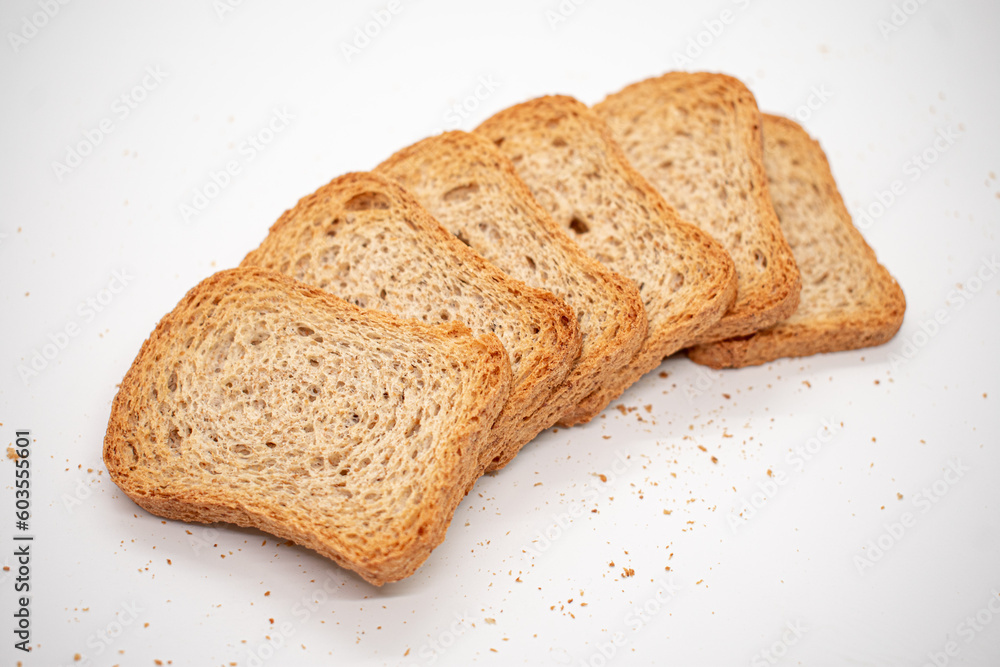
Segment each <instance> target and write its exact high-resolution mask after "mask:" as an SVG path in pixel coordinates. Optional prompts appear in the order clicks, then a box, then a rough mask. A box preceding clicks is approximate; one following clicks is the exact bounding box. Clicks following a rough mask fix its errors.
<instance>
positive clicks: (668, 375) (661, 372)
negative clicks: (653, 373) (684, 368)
mask: <svg viewBox="0 0 1000 667" xmlns="http://www.w3.org/2000/svg"><path fill="white" fill-rule="evenodd" d="M660 377H661V378H663V379H664V380H666V379H667V378H668V377H670V373H668V372H666V371H660Z"/></svg>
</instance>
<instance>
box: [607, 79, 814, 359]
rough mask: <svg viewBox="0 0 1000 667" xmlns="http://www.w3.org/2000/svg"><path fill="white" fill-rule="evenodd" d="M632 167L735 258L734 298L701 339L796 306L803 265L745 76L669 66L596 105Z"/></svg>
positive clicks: (757, 325) (752, 325) (761, 322)
mask: <svg viewBox="0 0 1000 667" xmlns="http://www.w3.org/2000/svg"><path fill="white" fill-rule="evenodd" d="M594 111H596V112H597V113H598V114H599V115H600V116H601V117H602V118H604V120H606V121H607V123H608V125H609V127H610V128H611V132H612V134H613V136H614V138H615V140H616V141H618V143H619V144H621V146H622V148H623V149H624V151H625V155H626V156H627V157H628V159H629V161H630V162H631V163H632V165H633V166H634V167H635V168H636V169H637V170H638V171H639V172H640V173H641V174H642V175H643V176H645V177H646V178H647V179H648V180H649V182H650V183H652V184H653V186H654V187H656V188H657V189H658V190H659V191H660V193H661V194H662V195H663V197H664V198H665V199H666V200H667V202H669V203H670V204H671V205H672V206H673V207H675V208H676V209H677V211H678V212H679V213H680V215H681V216H682V217H683V218H684V219H685V220H689V221H691V222H693V223H695V224H697V225H698V226H699V227H701V228H702V229H704V230H705V231H707V232H709V233H710V234H711V235H712V236H713V237H714V238H715V239H716V240H717V241H719V242H720V243H721V244H722V245H723V247H724V248H725V249H726V250H727V251H728V252H729V254H730V256H731V257H732V258H733V261H734V262H735V263H736V271H737V274H738V276H739V293H738V296H737V299H736V303H735V304H734V305H733V307H732V308H731V309H730V310H729V312H727V313H726V314H725V315H724V316H723V317H722V319H721V320H720V321H719V322H718V323H717V324H716V325H715V326H714V327H712V329H711V330H709V331H707V332H706V333H705V334H704V335H703V336H702V338H701V340H700V341H699V342H711V341H714V340H722V339H724V338H731V337H734V336H743V335H747V334H750V333H753V332H754V331H757V330H759V329H763V328H765V327H768V326H770V325H772V324H775V323H776V322H779V321H781V320H783V319H785V318H786V317H788V316H789V315H791V314H792V313H793V312H795V308H796V306H797V305H798V301H799V290H800V287H801V283H800V279H799V272H798V268H797V267H796V264H795V259H794V257H793V255H792V252H791V249H790V248H789V247H788V243H786V241H785V238H784V236H783V235H782V233H781V227H780V225H779V223H778V218H777V216H776V215H775V213H774V208H773V206H772V205H771V198H770V196H769V194H768V188H767V177H766V175H765V173H764V162H763V156H762V148H761V117H760V111H759V110H758V108H757V101H756V100H755V99H754V96H753V93H751V92H750V91H749V90H748V89H747V87H746V86H744V85H743V84H742V83H741V82H740V81H739V80H737V79H734V78H733V77H730V76H725V75H722V74H708V73H693V74H692V73H687V72H670V73H668V74H664V75H663V76H660V77H657V78H653V79H647V80H645V81H641V82H639V83H635V84H632V85H630V86H627V87H626V88H624V89H623V90H621V91H620V92H617V93H614V94H613V95H609V96H608V97H607V98H606V99H605V100H604V101H603V102H601V103H600V104H598V105H596V106H595V107H594Z"/></svg>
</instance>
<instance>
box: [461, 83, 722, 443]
mask: <svg viewBox="0 0 1000 667" xmlns="http://www.w3.org/2000/svg"><path fill="white" fill-rule="evenodd" d="M476 133H477V134H481V135H482V136H485V137H487V138H489V139H490V140H492V141H493V142H494V143H495V144H497V145H498V146H499V148H500V150H502V151H503V152H504V153H505V154H506V155H508V157H510V158H511V159H512V160H514V162H515V167H516V168H517V172H518V174H519V175H520V176H521V178H522V179H523V180H524V181H525V183H527V185H528V187H529V188H530V189H531V191H532V193H533V194H534V195H535V197H536V199H537V200H538V201H539V203H541V204H542V205H543V206H544V207H545V208H547V209H548V210H549V212H550V213H551V214H552V216H553V217H554V218H555V220H556V222H557V223H558V224H559V225H560V226H561V227H562V228H563V229H570V230H573V229H574V228H579V221H581V220H582V221H584V223H585V224H586V225H587V227H588V229H587V231H585V232H583V233H577V235H576V236H574V237H573V238H574V240H576V241H577V242H578V243H579V244H580V245H581V247H582V248H583V249H584V250H585V251H586V252H587V253H588V254H590V255H591V256H593V257H595V258H597V259H598V260H600V261H602V262H603V263H604V264H605V265H607V266H609V267H610V268H611V269H612V270H614V271H618V272H619V273H621V274H622V275H625V276H627V277H629V278H631V279H632V280H633V281H634V282H635V283H636V284H637V285H638V286H639V288H640V292H641V293H642V296H643V300H644V305H645V307H646V311H647V316H648V318H649V332H648V334H647V338H646V341H645V342H644V343H643V346H642V348H640V350H639V352H638V353H637V354H636V356H635V358H633V360H632V362H631V363H630V365H629V367H628V368H627V369H626V370H625V371H624V372H622V373H621V374H620V375H619V377H618V378H617V379H616V381H615V382H613V383H610V384H608V385H606V386H605V387H604V388H602V389H601V390H599V391H598V392H596V393H595V394H594V395H593V396H592V397H591V398H589V399H586V400H585V401H584V402H583V403H581V405H580V406H579V410H578V411H577V413H576V414H574V415H572V416H571V417H568V418H564V419H563V420H562V422H563V423H565V424H569V425H572V424H574V423H578V422H579V421H585V420H586V419H585V417H586V415H589V414H592V413H593V408H594V407H595V404H596V405H601V406H603V405H607V404H608V403H609V402H610V401H611V400H613V399H614V398H615V397H617V396H619V395H621V393H622V392H624V391H625V389H627V388H628V387H629V386H630V385H631V384H633V383H634V382H635V381H636V380H638V379H639V378H640V377H642V376H643V375H644V374H645V373H648V372H649V371H651V370H652V369H654V368H656V367H657V366H658V365H659V364H660V362H661V361H662V360H663V358H664V357H666V356H669V355H670V354H673V353H674V352H676V351H678V350H680V349H682V348H683V347H686V346H688V345H690V344H691V343H692V342H693V341H695V340H698V339H700V337H701V336H702V335H703V333H704V332H705V331H706V330H707V329H708V328H710V327H711V326H713V325H714V323H715V322H716V321H718V319H719V318H720V317H721V316H722V314H723V313H724V312H725V311H726V310H728V308H729V307H730V306H731V305H732V303H733V301H734V299H735V298H736V272H735V268H734V266H733V263H732V260H731V259H730V258H729V256H728V254H727V253H726V252H725V251H724V250H723V249H722V247H721V246H720V245H719V244H718V243H716V242H715V241H714V240H713V239H712V238H711V237H710V236H709V235H708V234H706V233H705V232H703V231H701V230H700V229H698V228H696V227H695V226H694V225H690V224H688V223H686V222H684V221H682V220H681V219H680V217H679V216H678V215H677V212H676V211H674V209H672V208H671V207H670V206H669V205H668V204H667V202H665V201H664V200H663V198H662V197H661V196H660V194H659V193H658V192H657V191H656V190H655V189H654V188H653V187H652V186H651V185H650V184H649V183H648V182H647V181H646V180H645V179H644V178H643V177H642V176H641V175H640V174H639V173H638V172H637V171H636V170H635V169H633V168H632V166H631V165H630V164H629V162H628V160H627V159H626V157H625V155H624V153H623V152H622V151H621V148H620V147H619V146H618V145H617V144H616V143H615V141H614V140H613V139H612V138H611V134H610V131H609V129H608V128H607V126H606V124H605V123H604V122H603V121H602V120H601V119H600V118H599V117H598V116H597V115H596V114H594V113H593V112H592V111H591V110H590V109H588V108H587V107H586V105H584V104H582V103H580V102H579V101H577V100H575V99H573V98H571V97H567V96H562V95H556V96H546V97H540V98H537V99H534V100H530V101H528V102H524V103H522V104H518V105H515V106H513V107H510V108H508V109H505V110H503V111H500V112H499V113H497V114H495V115H494V116H493V117H491V118H490V119H488V120H486V121H485V122H484V123H483V124H482V125H480V126H479V128H477V129H476ZM612 218H614V219H612Z"/></svg>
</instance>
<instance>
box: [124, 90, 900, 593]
mask: <svg viewBox="0 0 1000 667" xmlns="http://www.w3.org/2000/svg"><path fill="white" fill-rule="evenodd" d="M905 309H906V301H905V299H904V297H903V292H902V290H901V289H900V287H899V285H898V284H897V283H896V281H895V280H894V279H893V278H892V276H891V275H890V274H889V272H888V271H887V270H886V269H885V268H884V267H883V266H882V265H881V264H879V262H878V260H877V259H876V257H875V253H874V252H873V251H872V249H871V248H870V247H869V246H868V244H867V243H866V242H865V240H864V238H863V237H862V236H861V234H860V232H859V231H858V230H857V229H856V228H855V226H854V224H853V223H852V221H851V217H850V215H849V213H848V212H847V209H846V207H845V205H844V202H843V200H842V198H841V196H840V194H839V192H838V190H837V186H836V183H835V181H834V178H833V175H832V172H831V169H830V165H829V164H828V162H827V159H826V156H825V154H824V152H823V150H822V148H821V147H820V146H819V144H818V143H817V142H816V141H815V140H813V139H812V138H811V137H810V136H809V135H808V134H807V133H806V131H805V130H803V129H802V128H801V127H800V126H799V125H798V124H796V123H795V122H794V121H791V120H789V119H787V118H781V117H778V116H771V115H765V114H762V113H761V112H760V111H759V110H758V108H757V103H756V100H755V99H754V96H753V94H752V93H751V92H750V91H749V90H748V89H747V88H746V86H744V85H743V84H742V83H740V82H739V81H738V80H736V79H734V78H732V77H729V76H725V75H721V74H708V73H684V72H672V73H668V74H665V75H663V76H661V77H657V78H653V79H648V80H646V81H642V82H640V83H637V84H633V85H631V86H628V87H626V88H624V89H623V90H621V91H619V92H617V93H615V94H612V95H610V96H608V97H607V98H606V99H605V100H604V101H603V102H601V103H600V104H597V105H596V106H594V107H592V108H590V107H587V106H586V105H584V104H583V103H581V102H579V101H577V100H575V99H573V98H570V97H566V96H546V97H541V98H538V99H534V100H531V101H528V102H525V103H522V104H519V105H516V106H513V107H510V108H508V109H505V110H503V111H500V112H499V113H497V114H496V115H494V116H493V117H491V118H489V119H488V120H486V121H485V122H484V123H482V124H481V125H480V126H479V127H478V128H476V129H475V130H474V131H473V132H458V131H454V132H446V133H444V134H441V135H438V136H434V137H430V138H428V139H425V140H423V141H420V142H418V143H416V144H414V145H412V146H409V147H407V148H404V149H402V150H401V151H399V152H398V153H396V154H395V155H392V156H391V157H389V158H388V159H387V160H385V161H384V162H382V163H381V164H380V165H379V166H378V167H377V168H376V169H374V170H373V171H371V172H358V173H350V174H346V175H343V176H340V177H338V178H335V179H334V180H333V181H331V182H330V183H328V184H327V185H324V186H323V187H321V188H320V189H319V190H317V191H316V192H314V193H313V194H311V195H309V196H307V197H305V198H303V199H302V200H300V201H299V202H298V204H297V205H296V206H295V207H294V208H292V209H290V210H288V211H286V212H285V214H284V215H282V216H281V218H280V219H279V220H278V221H277V222H276V223H275V224H274V225H273V226H272V227H271V229H270V232H269V233H268V234H267V236H266V238H265V239H264V241H263V242H262V243H261V245H260V246H259V247H258V248H256V249H255V250H253V251H251V252H250V253H249V254H248V255H247V256H246V258H245V259H244V260H243V262H242V263H241V265H240V266H239V267H238V268H235V269H230V270H227V271H222V272H220V273H218V274H216V275H214V276H211V277H209V278H208V279H206V280H204V281H203V282H202V283H200V284H199V285H197V286H196V287H195V288H193V289H192V290H191V291H190V292H189V293H188V294H187V295H186V296H185V297H184V298H183V299H182V300H181V302H180V303H179V304H178V305H177V307H176V308H174V310H173V311H171V312H170V313H169V314H167V315H166V316H165V317H164V318H163V319H162V320H161V321H160V323H159V324H158V325H157V327H156V329H155V330H154V331H153V333H152V334H151V335H150V336H149V338H148V339H147V340H146V342H145V343H144V344H143V346H142V349H141V350H140V351H139V354H138V356H137V357H136V359H135V361H134V362H133V364H132V366H131V368H130V369H129V371H128V372H127V374H126V375H125V378H124V380H123V381H122V383H121V386H120V390H119V392H118V394H117V396H116V397H115V399H114V402H113V404H112V408H111V417H110V420H109V423H108V429H107V435H106V437H105V440H104V460H105V463H106V465H107V467H108V471H109V473H110V474H111V477H112V479H113V480H114V481H115V483H116V484H117V485H118V486H119V487H120V488H121V489H122V490H123V491H124V492H125V493H126V494H127V495H128V496H129V497H130V498H132V499H133V500H134V501H135V502H136V503H137V504H139V505H140V506H141V507H143V508H145V509H146V510H148V511H150V512H152V513H154V514H157V515H160V516H163V517H168V518H172V519H181V520H184V521H196V522H204V523H207V522H216V521H225V522H230V523H235V524H238V525H241V526H250V527H256V528H259V529H261V530H264V531H267V532H269V533H271V534H274V535H277V536H280V537H283V538H286V539H290V540H292V541H294V542H296V543H298V544H301V545H304V546H307V547H309V548H311V549H314V550H315V551H317V552H319V553H320V554H322V555H324V556H327V557H329V558H330V559H332V560H333V561H335V562H336V563H338V564H339V565H341V566H343V567H345V568H348V569H350V570H353V571H355V572H357V573H358V574H359V575H360V576H361V577H363V578H364V579H365V580H366V581H368V582H370V583H372V584H375V585H382V584H384V583H387V582H391V581H398V580H400V579H402V578H404V577H407V576H409V575H411V574H412V573H413V572H414V571H416V569H417V568H418V567H419V566H420V565H421V564H422V563H423V562H424V561H425V560H426V559H427V558H428V556H429V555H430V552H431V551H432V550H433V549H434V548H435V547H436V546H437V545H438V544H440V543H441V541H442V540H443V539H444V536H445V533H446V531H447V528H448V525H449V523H450V521H451V519H452V516H453V514H454V512H455V510H456V508H457V507H458V504H459V503H460V502H461V500H462V498H463V497H464V496H465V494H467V493H468V492H469V490H470V489H471V488H472V487H473V485H474V484H475V483H476V480H477V479H478V478H479V477H480V476H482V475H483V474H484V473H487V472H491V471H495V470H499V469H500V468H503V467H504V466H506V465H507V464H508V463H510V461H511V460H512V459H513V458H514V456H516V455H517V453H518V452H519V451H520V450H521V448H523V447H524V446H525V445H526V444H527V443H529V442H531V440H532V439H533V438H534V437H535V436H536V435H538V434H539V433H540V432H542V431H543V430H545V429H547V428H549V427H551V426H554V425H564V426H573V425H575V424H580V423H585V422H587V421H589V420H591V419H593V418H594V417H595V416H596V415H598V414H599V413H600V412H601V411H602V410H604V409H605V408H606V407H607V406H608V405H609V404H610V403H611V402H612V401H614V400H615V399H616V398H617V397H619V396H620V395H621V394H622V393H623V392H624V391H625V390H626V389H628V387H629V386H631V385H632V384H633V383H635V382H636V381H637V380H639V379H640V378H641V377H643V376H644V375H646V374H647V373H649V372H650V371H652V370H653V369H655V368H656V367H657V366H658V365H659V364H660V362H661V361H662V360H663V359H664V358H665V357H668V356H670V355H673V354H675V353H677V352H679V351H682V350H685V351H686V352H687V355H688V357H689V358H690V359H691V360H693V361H694V362H696V363H699V364H704V365H708V366H711V367H714V368H739V367H744V366H750V365H756V364H763V363H766V362H769V361H773V360H775V359H779V358H781V357H800V356H807V355H813V354H817V353H821V352H835V351H838V350H849V349H857V348H861V347H866V346H872V345H879V344H882V343H884V342H886V341H888V340H889V339H890V338H892V337H893V336H894V335H895V333H896V332H897V331H898V330H899V327H900V326H901V324H902V320H903V314H904V311H905Z"/></svg>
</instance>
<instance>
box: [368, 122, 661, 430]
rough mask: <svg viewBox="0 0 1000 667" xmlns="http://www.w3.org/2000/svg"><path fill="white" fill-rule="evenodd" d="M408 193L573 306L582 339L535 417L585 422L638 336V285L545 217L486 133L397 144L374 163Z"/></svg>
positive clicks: (469, 240) (484, 251) (521, 276)
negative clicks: (571, 363)
mask: <svg viewBox="0 0 1000 667" xmlns="http://www.w3.org/2000/svg"><path fill="white" fill-rule="evenodd" d="M375 171H376V172H377V173H381V174H383V175H385V176H388V177H390V178H392V179H394V180H395V181H397V182H398V183H399V184H400V185H402V186H403V187H404V188H406V190H407V191H409V192H410V193H411V194H413V195H414V196H415V197H416V198H417V199H418V200H419V201H420V203H421V204H422V205H423V206H424V208H426V209H427V210H428V211H429V212H430V213H431V215H433V216H434V218H435V219H436V220H437V221H438V222H440V223H441V224H442V225H443V226H444V228H445V229H447V230H448V231H449V232H451V233H452V234H454V235H455V236H457V237H458V238H459V239H460V240H461V241H463V242H464V243H466V244H467V245H469V246H470V247H471V248H472V249H473V250H475V251H476V252H478V253H479V254H480V255H482V256H483V257H485V258H486V259H487V260H489V261H490V262H491V263H492V264H494V265H495V266H496V267H497V268H499V269H500V270H502V271H504V272H505V273H507V274H508V275H510V276H513V277H514V278H517V279H518V280H521V281H523V282H525V283H527V284H529V285H531V286H533V287H538V288H541V289H546V290H549V291H550V292H552V293H553V294H555V295H556V296H557V297H559V298H561V299H562V300H563V301H565V302H566V303H567V304H568V305H569V306H570V307H571V308H572V309H573V310H574V311H575V313H576V319H577V322H578V323H579V326H580V337H581V339H582V343H583V347H582V349H581V352H580V357H579V358H578V359H577V362H576V365H575V366H574V367H573V370H572V371H571V372H570V374H569V375H568V376H567V377H566V380H565V381H564V382H563V383H562V384H561V385H560V386H558V387H556V389H555V391H553V393H552V395H551V396H550V397H549V399H548V400H547V401H546V402H545V404H544V405H542V406H540V408H539V410H542V411H544V413H545V414H546V415H547V416H546V417H545V418H544V419H542V421H549V422H554V421H557V420H559V422H560V423H561V424H563V425H566V426H572V425H574V424H576V423H580V422H586V421H589V420H590V419H592V418H593V417H595V416H596V415H597V414H598V413H600V412H601V410H603V409H604V408H605V407H606V406H607V403H608V402H609V401H610V400H611V398H612V397H610V396H608V395H606V394H604V395H601V396H600V397H599V398H598V400H596V401H595V400H590V401H587V404H586V410H587V411H586V412H579V409H580V406H581V405H582V404H584V402H585V399H587V398H588V397H589V396H592V395H594V393H595V392H597V391H599V390H602V389H603V388H604V387H605V386H606V385H608V384H613V383H614V381H615V378H616V376H617V375H618V373H620V372H621V371H622V370H623V369H624V368H625V367H626V365H627V364H628V363H629V362H630V361H631V360H632V358H633V357H634V356H635V354H636V352H637V351H638V350H639V347H640V346H641V345H642V342H643V340H644V339H645V337H646V330H647V322H646V312H645V309H644V307H643V305H642V298H641V296H640V294H639V290H638V288H637V287H636V286H635V284H634V283H633V282H632V281H631V280H629V279H628V278H624V277H623V276H621V275H619V274H617V273H614V272H613V271H611V270H610V269H608V268H607V267H605V266H604V265H603V264H601V263H600V262H598V261H597V260H595V259H593V258H592V257H590V256H589V255H587V254H586V253H585V252H584V251H583V250H582V249H581V248H580V247H579V246H578V245H577V244H576V243H575V242H574V241H573V240H572V239H570V238H569V237H568V236H567V235H566V234H565V233H564V232H563V230H562V229H561V228H560V227H559V226H558V225H557V224H556V223H555V221H553V220H552V218H551V217H550V216H549V214H548V212H547V211H545V209H543V208H542V207H541V206H540V205H539V204H538V202H536V201H535V199H534V198H533V197H532V196H531V191H530V190H528V187H527V186H526V185H525V184H524V182H523V181H522V180H521V179H520V178H518V176H517V173H516V171H515V170H514V165H513V164H511V162H510V160H508V159H507V157H506V156H504V155H503V154H502V153H501V152H500V151H498V150H497V149H496V148H495V147H494V145H493V143H492V142H490V141H489V140H487V139H485V138H483V137H480V136H477V135H474V134H470V133H468V132H460V131H454V132H446V133H443V134H440V135H438V136H435V137H430V138H428V139H424V140H423V141H420V142H418V143H416V144H414V145H412V146H409V147H407V148H404V149H403V150H401V151H399V152H398V153H396V154H395V155H393V156H392V157H390V158H389V159H388V160H386V161H385V162H383V163H382V164H381V165H379V166H378V168H376V170H375Z"/></svg>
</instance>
